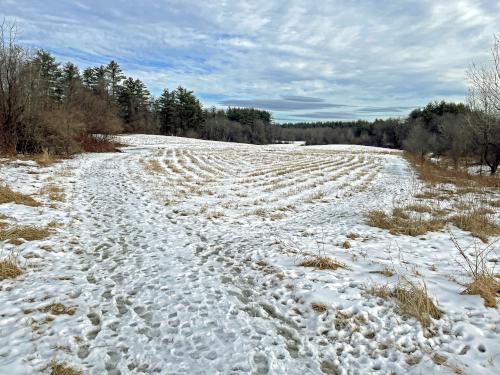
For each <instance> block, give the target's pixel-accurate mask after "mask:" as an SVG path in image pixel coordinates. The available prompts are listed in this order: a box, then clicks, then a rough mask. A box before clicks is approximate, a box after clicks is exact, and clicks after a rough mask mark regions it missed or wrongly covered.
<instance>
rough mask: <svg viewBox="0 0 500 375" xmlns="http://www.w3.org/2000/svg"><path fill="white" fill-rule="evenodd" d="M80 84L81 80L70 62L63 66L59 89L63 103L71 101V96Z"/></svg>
mask: <svg viewBox="0 0 500 375" xmlns="http://www.w3.org/2000/svg"><path fill="white" fill-rule="evenodd" d="M81 83H82V79H81V77H80V71H79V70H78V67H77V66H76V65H75V64H73V63H71V62H67V63H66V64H64V66H63V69H62V73H61V87H62V95H63V100H64V101H65V102H71V101H72V99H73V96H74V94H75V92H76V90H77V89H78V87H79V86H80V85H81Z"/></svg>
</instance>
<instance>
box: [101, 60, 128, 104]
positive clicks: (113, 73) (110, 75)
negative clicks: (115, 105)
mask: <svg viewBox="0 0 500 375" xmlns="http://www.w3.org/2000/svg"><path fill="white" fill-rule="evenodd" d="M106 74H107V80H108V82H109V94H110V95H111V98H113V100H116V99H117V97H118V92H119V88H120V83H121V82H122V81H123V80H124V79H125V76H124V75H123V71H122V69H121V68H120V65H118V63H117V62H116V61H114V60H111V61H110V62H109V64H108V65H107V66H106Z"/></svg>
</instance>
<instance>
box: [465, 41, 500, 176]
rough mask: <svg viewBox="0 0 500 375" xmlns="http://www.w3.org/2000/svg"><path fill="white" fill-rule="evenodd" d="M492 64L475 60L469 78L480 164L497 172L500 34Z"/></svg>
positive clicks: (471, 121) (499, 160) (499, 158)
mask: <svg viewBox="0 0 500 375" xmlns="http://www.w3.org/2000/svg"><path fill="white" fill-rule="evenodd" d="M491 57H492V60H491V63H490V64H489V65H476V64H473V65H472V66H471V67H470V68H469V70H468V71H467V78H468V81H469V98H468V102H469V106H470V108H471V112H470V115H469V125H470V127H471V129H472V131H473V134H474V139H475V140H476V142H477V144H478V148H479V153H480V158H481V164H483V163H486V164H487V165H488V167H489V168H490V173H491V174H495V172H496V171H497V169H498V165H499V164H500V36H495V38H494V43H493V47H492V49H491Z"/></svg>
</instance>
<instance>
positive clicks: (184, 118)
mask: <svg viewBox="0 0 500 375" xmlns="http://www.w3.org/2000/svg"><path fill="white" fill-rule="evenodd" d="M176 104H177V114H178V117H179V131H180V132H181V133H182V134H185V133H186V131H187V130H192V131H194V132H196V133H199V132H200V131H201V126H202V122H203V110H202V108H201V104H200V101H199V100H198V99H197V98H196V97H195V96H194V95H193V92H192V91H188V90H186V89H185V88H183V87H182V86H179V87H178V88H177V90H176Z"/></svg>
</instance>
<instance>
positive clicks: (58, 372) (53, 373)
mask: <svg viewBox="0 0 500 375" xmlns="http://www.w3.org/2000/svg"><path fill="white" fill-rule="evenodd" d="M49 368H50V375H82V374H83V373H82V372H81V371H80V370H75V369H74V368H72V367H70V366H68V365H67V364H65V363H62V362H56V361H52V362H50V363H49Z"/></svg>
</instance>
